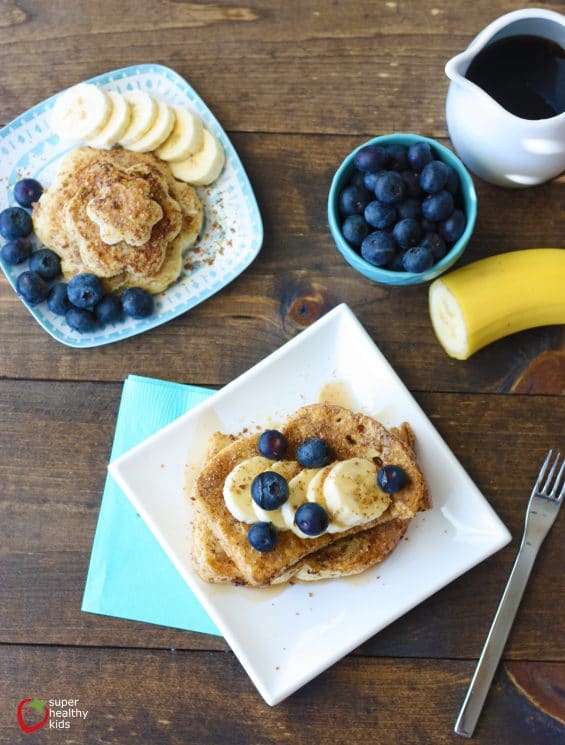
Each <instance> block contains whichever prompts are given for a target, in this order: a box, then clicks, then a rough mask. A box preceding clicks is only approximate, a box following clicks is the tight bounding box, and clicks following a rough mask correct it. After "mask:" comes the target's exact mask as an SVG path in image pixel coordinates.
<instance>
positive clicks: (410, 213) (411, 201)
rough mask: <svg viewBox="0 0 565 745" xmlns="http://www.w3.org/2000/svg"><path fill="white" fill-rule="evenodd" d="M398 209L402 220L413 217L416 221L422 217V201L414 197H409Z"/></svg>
mask: <svg viewBox="0 0 565 745" xmlns="http://www.w3.org/2000/svg"><path fill="white" fill-rule="evenodd" d="M396 209H397V210H398V216H399V218H400V219H401V220H404V219H405V218H407V217H411V218H413V219H414V220H415V219H416V218H420V217H421V216H422V206H421V204H420V201H419V200H418V199H415V198H414V197H408V198H407V199H405V200H404V201H403V202H400V204H399V205H398V207H397V208H396Z"/></svg>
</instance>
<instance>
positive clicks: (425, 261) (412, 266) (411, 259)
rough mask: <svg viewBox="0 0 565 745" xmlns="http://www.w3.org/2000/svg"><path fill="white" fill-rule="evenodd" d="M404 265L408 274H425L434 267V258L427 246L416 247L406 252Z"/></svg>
mask: <svg viewBox="0 0 565 745" xmlns="http://www.w3.org/2000/svg"><path fill="white" fill-rule="evenodd" d="M402 263H403V264H404V268H405V269H406V271H407V272H424V271H425V270H426V269H429V268H430V267H431V266H432V265H433V263H434V257H433V256H432V252H431V251H430V250H429V249H428V248H426V247H425V246H414V248H409V249H408V250H407V251H405V252H404V256H403V257H402Z"/></svg>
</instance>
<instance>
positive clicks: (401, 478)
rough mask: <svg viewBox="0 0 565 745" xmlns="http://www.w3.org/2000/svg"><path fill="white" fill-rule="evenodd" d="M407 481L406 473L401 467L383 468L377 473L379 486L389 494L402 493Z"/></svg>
mask: <svg viewBox="0 0 565 745" xmlns="http://www.w3.org/2000/svg"><path fill="white" fill-rule="evenodd" d="M406 481H407V479H406V472H405V471H404V469H403V468H401V467H400V466H383V467H382V468H381V469H380V470H379V472H378V473H377V484H378V485H379V486H380V487H381V489H382V490H383V491H384V492H386V493H387V494H394V493H395V492H397V491H400V490H401V489H402V488H404V486H406Z"/></svg>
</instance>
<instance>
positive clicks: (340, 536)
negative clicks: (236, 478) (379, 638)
mask: <svg viewBox="0 0 565 745" xmlns="http://www.w3.org/2000/svg"><path fill="white" fill-rule="evenodd" d="M281 431H282V432H283V434H284V435H285V436H286V438H287V440H288V445H289V446H288V452H287V456H286V457H287V458H288V459H295V457H296V449H297V447H298V445H300V443H301V442H303V441H304V440H306V439H308V438H310V437H321V438H323V439H324V440H326V441H327V442H328V443H329V445H330V446H331V448H332V450H333V453H334V456H335V458H336V460H346V459H348V458H354V457H360V458H367V459H369V460H372V461H373V462H374V463H375V464H377V465H378V467H379V468H380V467H381V466H383V465H388V464H394V465H398V466H400V467H402V469H403V470H404V471H405V473H406V476H407V484H406V486H405V487H404V488H403V489H401V490H400V491H399V492H397V493H395V494H393V495H391V503H390V505H389V507H388V508H387V509H386V510H385V512H384V513H383V514H382V515H381V516H380V517H378V518H377V519H376V520H372V521H371V522H368V523H365V524H363V525H357V526H355V527H352V528H350V529H348V530H346V531H344V532H342V533H327V532H326V533H324V534H322V535H321V536H318V537H317V538H300V537H298V536H297V535H296V534H295V533H293V532H292V531H290V530H286V531H281V532H280V534H279V540H278V543H277V545H276V547H275V548H274V550H273V551H271V552H268V553H261V552H259V551H256V550H255V549H254V548H252V546H251V545H250V544H249V541H248V539H247V531H248V529H249V525H247V524H246V523H242V522H240V521H238V520H236V519H235V518H234V517H233V516H232V514H231V513H230V512H229V511H228V509H227V507H226V505H225V502H224V498H223V485H224V482H225V480H226V477H227V476H228V474H229V473H230V472H231V471H232V469H233V468H234V467H235V466H236V465H237V464H238V463H241V462H242V461H244V460H245V459H247V458H250V457H252V456H254V455H257V454H258V450H257V443H258V439H259V435H252V436H248V437H240V438H235V437H233V436H230V435H223V434H220V433H216V434H215V435H214V436H213V437H212V439H211V442H210V445H209V448H208V453H207V455H206V458H205V462H204V465H203V468H202V470H201V472H200V474H199V476H198V479H197V481H196V485H195V489H194V492H193V494H192V495H191V499H192V500H193V502H194V505H195V508H196V514H195V520H194V531H193V549H192V559H193V565H194V568H195V570H196V571H197V573H198V574H199V575H200V576H201V577H202V579H204V580H206V581H208V582H218V583H232V584H246V585H250V586H256V587H260V586H265V585H269V584H278V583H281V582H286V581H289V580H293V579H298V580H303V581H311V580H320V579H328V578H332V577H342V576H346V575H350V574H358V573H360V572H363V571H365V570H366V569H368V568H370V567H372V566H375V564H377V563H379V562H381V561H382V560H383V559H384V558H386V556H388V555H389V554H390V552H391V551H392V550H393V549H394V548H395V547H396V546H397V544H398V542H399V541H400V539H401V538H402V536H403V535H404V533H405V532H406V529H407V527H408V524H409V521H410V520H411V519H412V518H413V517H414V515H416V513H417V512H419V511H421V510H426V509H429V507H430V502H429V497H428V490H427V486H426V482H425V480H424V476H423V474H422V471H421V470H420V467H419V466H418V463H417V462H416V456H415V453H414V437H413V433H412V430H411V429H410V427H409V425H407V424H406V423H404V424H403V425H402V426H401V427H400V428H398V429H395V430H390V431H389V430H387V429H386V428H385V427H384V426H383V425H382V424H380V422H377V421H376V420H375V419H372V418H371V417H368V416H365V415H363V414H358V413H354V412H352V411H350V410H349V409H345V408H343V407H341V406H333V405H329V404H314V405H311V406H304V407H302V408H301V409H299V410H298V411H296V412H295V413H294V414H293V415H292V416H290V417H289V418H288V419H287V421H286V423H285V424H284V425H283V426H282V428H281Z"/></svg>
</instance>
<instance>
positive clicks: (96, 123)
mask: <svg viewBox="0 0 565 745" xmlns="http://www.w3.org/2000/svg"><path fill="white" fill-rule="evenodd" d="M111 111H112V103H111V99H110V97H109V95H108V94H107V93H106V91H104V90H102V88H98V87H97V86H96V85H92V84H91V83H79V84H78V85H75V86H73V87H72V88H69V89H68V90H67V91H65V92H64V93H61V95H60V96H59V97H58V98H57V100H56V101H55V106H54V107H53V114H52V117H51V126H52V127H53V130H54V132H56V134H58V135H59V137H60V138H61V139H62V140H67V141H69V142H84V140H86V139H87V138H88V137H93V136H94V135H95V134H97V133H98V132H99V131H100V130H101V129H102V128H103V127H104V126H105V124H106V122H107V121H108V119H109V118H110V114H111Z"/></svg>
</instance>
